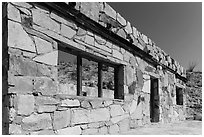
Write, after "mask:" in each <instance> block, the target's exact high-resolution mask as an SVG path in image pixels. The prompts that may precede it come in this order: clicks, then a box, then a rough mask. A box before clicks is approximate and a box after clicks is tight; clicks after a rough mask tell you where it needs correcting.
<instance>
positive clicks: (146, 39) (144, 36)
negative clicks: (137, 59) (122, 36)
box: [142, 34, 148, 44]
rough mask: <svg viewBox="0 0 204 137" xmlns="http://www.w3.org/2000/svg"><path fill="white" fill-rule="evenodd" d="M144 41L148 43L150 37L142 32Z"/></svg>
mask: <svg viewBox="0 0 204 137" xmlns="http://www.w3.org/2000/svg"><path fill="white" fill-rule="evenodd" d="M142 38H143V41H144V42H145V43H146V44H148V38H147V36H146V35H144V34H142Z"/></svg>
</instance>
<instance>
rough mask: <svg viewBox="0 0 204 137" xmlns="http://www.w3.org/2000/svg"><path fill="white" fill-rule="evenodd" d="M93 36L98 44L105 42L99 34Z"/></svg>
mask: <svg viewBox="0 0 204 137" xmlns="http://www.w3.org/2000/svg"><path fill="white" fill-rule="evenodd" d="M94 37H95V40H96V42H97V43H98V44H100V45H104V44H106V40H105V39H104V38H102V37H100V36H98V35H95V36H94Z"/></svg>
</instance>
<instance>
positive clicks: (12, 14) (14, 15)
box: [7, 4, 21, 22]
mask: <svg viewBox="0 0 204 137" xmlns="http://www.w3.org/2000/svg"><path fill="white" fill-rule="evenodd" d="M7 9H8V18H9V19H11V20H14V21H17V22H21V17H20V12H19V10H18V9H17V8H15V7H14V6H13V5H11V4H8V7H7Z"/></svg>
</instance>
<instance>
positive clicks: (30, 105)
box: [17, 95, 35, 115]
mask: <svg viewBox="0 0 204 137" xmlns="http://www.w3.org/2000/svg"><path fill="white" fill-rule="evenodd" d="M34 102H35V99H34V96H33V95H19V96H18V102H17V103H18V114H20V115H29V114H31V113H32V112H33V111H34Z"/></svg>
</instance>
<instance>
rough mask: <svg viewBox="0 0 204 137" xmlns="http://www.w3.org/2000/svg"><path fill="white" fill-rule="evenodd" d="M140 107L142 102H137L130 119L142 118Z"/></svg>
mask: <svg viewBox="0 0 204 137" xmlns="http://www.w3.org/2000/svg"><path fill="white" fill-rule="evenodd" d="M142 107H143V103H139V104H138V105H137V107H136V109H135V111H134V112H133V114H132V115H131V118H132V119H142V116H143V113H142Z"/></svg>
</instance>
